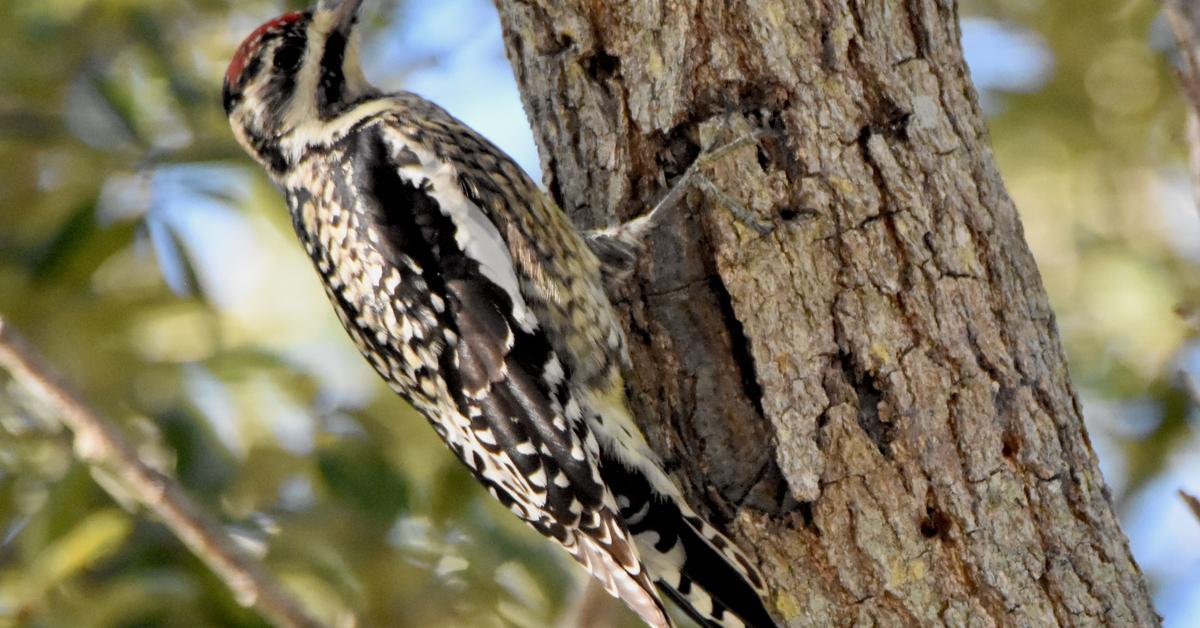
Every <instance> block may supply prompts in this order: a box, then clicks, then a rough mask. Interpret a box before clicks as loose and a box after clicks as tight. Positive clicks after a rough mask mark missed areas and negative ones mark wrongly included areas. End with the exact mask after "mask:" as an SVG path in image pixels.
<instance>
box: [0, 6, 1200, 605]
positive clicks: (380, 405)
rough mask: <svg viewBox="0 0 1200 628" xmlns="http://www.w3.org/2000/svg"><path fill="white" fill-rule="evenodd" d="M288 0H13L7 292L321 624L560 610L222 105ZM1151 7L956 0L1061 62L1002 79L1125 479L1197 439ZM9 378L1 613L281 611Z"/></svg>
mask: <svg viewBox="0 0 1200 628" xmlns="http://www.w3.org/2000/svg"><path fill="white" fill-rule="evenodd" d="M282 8H284V7H282V6H281V5H279V4H278V3H272V2H262V1H254V2H238V3H233V2H230V1H223V0H222V1H218V0H191V1H184V0H170V1H161V0H24V1H22V0H0V18H2V19H0V78H2V83H0V84H3V85H4V89H3V90H2V91H0V164H4V167H3V168H0V313H2V314H3V315H4V316H6V317H8V318H9V320H11V322H13V323H14V324H15V325H16V326H17V327H19V328H20V329H22V330H23V331H24V332H25V333H26V334H27V335H28V336H29V337H30V338H31V340H32V341H33V342H34V343H35V344H36V345H37V346H38V347H39V348H40V349H41V350H42V351H44V352H45V353H46V354H47V355H48V356H49V357H50V359H51V360H52V361H53V362H54V363H55V364H56V365H57V366H58V367H59V368H60V369H62V370H63V371H65V372H66V373H67V374H68V376H69V378H70V379H71V380H72V381H73V382H75V383H76V384H77V386H78V387H79V388H80V389H81V390H82V391H83V392H84V393H85V395H86V396H87V397H88V398H89V399H91V400H92V401H93V402H94V403H95V404H96V405H97V406H98V407H99V408H101V409H102V410H103V411H104V412H105V413H107V414H108V415H109V416H110V417H112V418H115V419H116V420H118V421H119V422H120V423H121V424H122V426H123V427H124V428H125V430H126V432H127V433H129V434H130V435H131V436H132V437H133V438H134V439H135V440H136V442H138V443H139V446H140V447H141V451H142V454H143V456H144V457H145V458H146V459H147V460H148V461H150V462H152V463H154V464H155V465H157V466H159V467H160V468H163V469H166V470H169V471H170V472H172V473H173V474H174V475H176V476H177V477H179V478H180V480H181V481H182V482H183V484H184V485H185V486H186V487H187V488H188V489H189V490H190V491H191V492H192V493H194V494H195V495H196V496H198V497H199V499H201V500H202V502H203V503H204V504H205V505H206V506H207V507H208V508H209V509H210V510H211V511H212V512H213V513H215V514H217V515H218V516H219V517H220V518H221V519H222V520H223V521H224V522H225V523H226V524H228V526H229V527H230V529H231V530H233V531H234V532H235V534H236V535H237V537H238V538H239V539H240V540H243V541H245V544H246V546H247V547H248V548H250V549H252V550H253V551H256V552H260V553H264V555H265V558H264V560H265V562H266V563H267V565H268V566H269V568H270V569H271V570H272V571H273V572H274V573H277V574H279V575H280V577H281V579H282V580H283V581H284V582H285V583H286V584H287V585H288V586H290V587H293V588H294V589H295V590H296V591H298V592H299V594H300V596H301V597H302V598H303V599H304V600H306V601H307V602H308V603H310V604H312V605H313V607H314V609H315V610H316V611H317V612H318V613H319V614H320V615H321V616H322V617H323V618H324V619H325V620H327V621H329V622H330V623H332V624H334V625H339V626H353V625H364V626H376V625H379V626H382V625H402V626H476V625H478V626H487V625H516V626H544V625H547V624H549V623H550V622H551V621H552V620H553V619H554V618H555V617H557V616H559V614H560V613H561V612H562V611H563V609H564V607H565V606H566V605H567V604H568V603H569V601H570V596H571V595H572V592H573V591H574V590H575V589H576V587H577V583H578V582H579V581H580V576H579V575H578V570H576V569H575V568H574V567H572V566H570V565H567V564H566V559H565V558H564V557H563V556H562V555H561V553H560V552H556V551H554V550H553V549H552V548H550V547H549V545H548V544H546V543H544V542H542V541H541V540H540V539H538V538H536V536H535V535H534V534H532V533H531V532H529V531H527V530H525V529H524V528H523V527H521V526H520V525H519V524H518V523H517V522H516V520H515V518H513V517H511V516H510V515H508V514H507V512H506V511H503V509H501V508H500V507H499V506H498V505H497V504H495V503H493V500H491V499H488V498H487V497H486V496H485V495H483V493H482V491H480V490H479V489H478V488H477V487H476V485H475V484H474V483H473V482H472V481H471V479H470V478H469V476H468V475H467V474H466V473H465V472H464V471H463V470H462V469H461V468H460V465H459V464H458V463H457V462H455V461H454V460H453V459H452V457H451V456H450V455H449V454H448V453H447V452H446V451H445V450H444V448H443V447H442V445H441V443H440V442H439V441H438V440H437V438H436V437H435V435H434V433H433V432H432V430H430V429H428V427H427V426H426V425H425V424H424V421H423V419H421V418H420V417H418V416H416V415H415V414H414V413H413V412H412V411H411V410H409V409H408V408H406V407H405V406H404V405H403V404H402V403H401V402H400V401H399V400H398V399H396V398H395V397H394V396H393V395H391V394H390V393H388V392H387V391H386V389H384V388H383V387H382V386H381V385H379V384H378V383H377V382H376V378H375V376H374V374H373V373H372V372H370V371H369V369H368V368H367V367H366V366H365V365H364V364H363V363H362V362H361V360H360V359H359V358H358V357H357V355H356V353H355V351H354V349H353V347H352V346H351V345H350V344H349V342H348V341H347V340H346V339H345V338H344V334H343V333H342V332H341V330H340V328H339V327H338V325H337V323H336V320H335V319H334V318H333V316H332V314H331V311H330V309H329V307H328V305H327V304H326V303H325V298H324V295H323V293H322V292H321V290H320V288H319V286H318V283H317V281H316V278H315V275H313V273H312V272H311V271H310V270H309V268H308V262H307V261H306V260H305V259H304V258H303V255H302V254H301V252H300V250H299V247H297V246H296V245H295V243H294V241H293V237H292V234H291V227H290V225H289V223H288V221H287V217H286V213H285V212H284V211H283V204H282V201H281V199H280V198H279V195H278V193H277V192H276V191H275V190H274V189H273V188H272V187H271V186H270V184H269V183H268V182H267V181H266V180H265V179H264V178H263V176H262V174H261V173H260V172H259V170H258V168H256V167H254V166H253V165H252V164H250V163H249V162H248V160H247V159H246V158H245V157H244V156H243V155H242V153H241V151H240V149H238V147H237V146H236V145H235V144H234V142H233V139H232V136H231V135H230V133H229V131H228V129H227V126H226V123H225V119H224V115H223V112H222V111H221V108H220V97H219V90H220V79H221V77H222V75H223V72H224V64H225V62H226V60H227V59H228V58H229V56H230V54H231V52H232V50H233V48H234V47H235V46H236V45H237V43H238V40H239V38H240V37H241V36H242V35H244V34H245V33H247V32H249V31H250V30H251V29H252V28H253V27H254V26H255V25H256V24H257V23H258V22H259V21H261V20H262V19H265V18H267V17H269V16H270V15H272V14H274V13H277V12H279V11H280V10H282ZM483 8H484V9H486V8H487V7H486V5H483ZM375 10H376V11H377V12H378V14H377V15H376V19H375V20H374V23H375V24H376V25H377V26H381V25H383V24H385V23H387V22H388V21H389V18H388V17H386V16H390V15H392V13H393V12H394V11H396V10H398V8H397V6H396V4H395V3H385V4H384V6H382V7H376V9H375ZM1156 10H1157V8H1156V6H1155V5H1154V4H1153V3H1150V2H1096V1H1095V0H1091V1H1088V0H1053V1H1050V0H1010V1H1001V0H991V1H988V0H974V1H969V2H967V3H966V5H965V7H964V9H963V13H964V15H968V16H971V15H976V16H979V15H983V16H990V17H991V18H994V19H996V20H1001V21H1003V23H1006V24H1009V25H1012V26H1014V27H1015V26H1024V27H1026V28H1029V29H1031V31H1032V32H1033V33H1036V34H1038V35H1040V37H1041V39H1042V44H1043V45H1044V47H1045V48H1046V51H1047V53H1048V55H1049V57H1050V59H1051V61H1050V63H1051V64H1052V65H1051V67H1050V69H1049V70H1048V71H1047V73H1046V80H1045V82H1044V83H1041V82H1038V83H1037V84H1036V85H1035V87H1033V88H1031V89H1030V90H1029V91H1027V92H1020V91H1012V90H1010V91H1007V92H995V93H987V94H986V100H987V102H988V103H989V105H988V106H989V110H990V111H991V112H992V113H993V115H992V119H991V128H992V137H993V141H994V144H995V151H996V154H997V157H998V159H999V161H1000V164H1001V166H1002V170H1003V171H1004V174H1005V179H1006V181H1007V183H1008V186H1009V189H1010V191H1011V192H1012V193H1013V195H1014V197H1015V200H1016V202H1017V205H1018V207H1019V208H1020V210H1021V213H1022V216H1023V218H1024V221H1025V228H1026V234H1027V237H1028V238H1029V240H1030V243H1031V245H1032V246H1033V248H1034V250H1035V253H1036V255H1037V257H1038V260H1039V263H1040V264H1041V268H1042V271H1043V275H1044V278H1045V281H1046V284H1047V287H1048V289H1049V291H1050V294H1051V297H1052V299H1053V302H1054V305H1055V309H1056V312H1057V313H1058V322H1059V325H1060V328H1061V329H1062V331H1063V335H1064V340H1065V343H1066V345H1067V348H1068V351H1069V354H1070V356H1071V366H1072V370H1073V375H1074V379H1075V382H1076V384H1077V386H1079V388H1080V389H1081V391H1082V396H1083V398H1084V400H1085V408H1087V409H1088V410H1089V411H1088V414H1089V421H1090V422H1091V424H1092V430H1093V435H1094V436H1096V435H1099V436H1100V437H1101V438H1104V439H1105V440H1104V442H1108V443H1112V447H1111V451H1105V449H1104V447H1101V453H1102V455H1103V456H1104V460H1105V463H1106V470H1108V471H1109V480H1110V481H1111V482H1113V484H1114V486H1115V488H1116V497H1117V499H1118V500H1121V499H1123V498H1124V497H1125V496H1128V495H1131V494H1133V492H1135V491H1136V490H1137V487H1139V486H1141V485H1143V484H1145V483H1146V482H1147V481H1149V480H1150V479H1152V478H1154V477H1156V474H1158V473H1160V472H1161V470H1162V468H1163V464H1164V461H1165V460H1166V459H1167V457H1168V456H1167V455H1168V454H1169V453H1171V452H1173V451H1176V450H1178V449H1179V448H1181V447H1185V446H1187V444H1188V443H1190V442H1192V441H1193V439H1194V435H1193V432H1192V427H1191V424H1189V422H1188V416H1189V415H1188V413H1189V412H1192V411H1193V410H1192V405H1191V403H1190V402H1189V400H1188V398H1187V395H1186V392H1185V390H1184V388H1183V387H1181V386H1180V384H1179V380H1178V379H1177V373H1178V371H1179V370H1180V368H1181V357H1180V356H1181V355H1183V352H1185V351H1186V350H1187V349H1188V347H1189V346H1190V345H1189V344H1188V343H1189V338H1190V335H1191V334H1192V333H1194V330H1192V329H1189V328H1188V327H1187V325H1186V324H1185V322H1184V320H1183V319H1182V318H1181V317H1180V316H1178V315H1177V314H1176V312H1175V309H1176V308H1177V307H1178V306H1180V305H1181V304H1182V305H1184V306H1187V304H1189V303H1195V301H1196V295H1197V294H1198V291H1197V288H1198V286H1197V283H1198V281H1200V274H1197V272H1196V270H1197V269H1196V265H1197V263H1198V261H1200V249H1198V248H1197V244H1196V243H1194V242H1193V243H1187V242H1183V243H1181V242H1180V241H1179V239H1180V236H1179V233H1180V227H1179V226H1178V225H1179V224H1181V223H1179V222H1178V221H1186V220H1188V219H1191V220H1193V221H1194V219H1195V215H1194V214H1192V215H1183V216H1180V215H1178V214H1179V212H1178V211H1175V213H1171V211H1173V210H1169V209H1167V210H1164V208H1171V207H1174V208H1176V209H1178V208H1179V207H1183V208H1185V210H1186V211H1193V210H1192V207H1191V200H1190V198H1187V197H1186V195H1187V193H1188V192H1187V187H1186V179H1187V176H1186V165H1185V163H1184V150H1183V145H1182V140H1181V135H1182V125H1183V109H1182V104H1181V101H1180V99H1179V97H1178V96H1177V94H1176V87H1175V85H1174V83H1173V78H1172V76H1171V73H1170V71H1169V66H1168V63H1167V61H1166V60H1165V59H1164V55H1163V54H1162V53H1161V51H1160V50H1158V49H1155V48H1154V46H1155V45H1159V47H1160V48H1166V46H1165V44H1164V42H1165V41H1166V39H1165V37H1161V36H1160V35H1161V33H1160V35H1156V34H1155V33H1157V32H1159V31H1162V33H1165V31H1163V30H1162V29H1161V28H1156V27H1155V25H1154V24H1155V19H1156V18H1155V13H1156ZM1156 37H1158V41H1157V44H1156ZM521 122H522V121H520V120H514V121H513V124H520V123H521ZM1181 190H1182V191H1181ZM1173 221H1175V222H1173ZM1183 232H1184V233H1191V234H1192V235H1193V236H1194V235H1195V234H1196V233H1197V232H1196V230H1195V229H1194V228H1193V229H1192V230H1191V231H1190V232H1188V231H1186V230H1184V231H1183ZM1189 247H1190V248H1189ZM1193 350H1194V349H1193ZM0 386H3V388H0V625H6V624H14V625H17V624H19V625H34V626H199V625H213V626H216V625H220V626H255V625H261V621H260V620H259V619H258V618H257V617H255V616H254V614H253V613H251V612H249V611H246V610H244V609H241V608H239V607H238V606H236V604H234V603H233V601H232V600H231V599H230V597H229V595H228V594H227V592H226V591H225V589H224V587H223V585H222V584H221V583H220V582H218V581H216V580H215V579H214V578H213V577H212V576H211V575H210V574H209V573H208V572H207V571H206V570H205V569H204V568H203V566H202V565H201V564H200V563H199V562H198V561H197V560H196V559H194V558H193V557H191V556H190V555H189V554H188V552H187V551H186V550H185V549H184V548H183V547H182V545H181V544H180V543H179V542H177V541H176V540H175V539H173V538H172V537H171V536H170V535H169V534H168V533H167V532H166V531H165V530H164V529H163V528H162V527H161V526H159V525H157V524H155V523H154V522H153V521H151V520H148V519H147V518H145V517H144V516H143V515H142V513H140V512H138V511H137V510H136V509H129V508H128V506H129V504H128V503H126V502H124V501H122V500H118V501H114V500H113V499H112V498H110V497H109V496H108V495H107V493H106V492H105V491H104V490H102V489H101V488H100V487H101V486H111V485H112V481H111V480H110V479H107V478H105V477H103V476H97V475H95V474H93V473H91V472H90V471H89V470H88V469H87V468H86V467H84V466H82V465H80V464H79V463H77V462H75V461H74V457H73V456H72V452H71V449H70V448H71V445H70V442H69V439H68V438H67V437H66V436H65V435H64V434H63V433H62V431H61V429H60V428H58V427H57V426H56V424H55V422H54V421H53V418H52V417H47V416H45V415H44V413H42V412H41V411H40V410H39V409H38V406H37V404H36V403H35V402H33V401H31V400H30V399H28V398H27V397H26V395H25V394H24V393H23V392H22V391H21V390H20V389H18V388H17V387H15V386H13V385H12V384H11V383H9V382H8V381H7V379H3V378H2V377H0ZM1093 407H1096V408H1099V410H1097V411H1096V412H1092V410H1091V408H1093ZM1130 408H1134V409H1135V410H1136V409H1142V410H1144V411H1138V412H1133V411H1131V410H1130ZM1094 417H1099V418H1094ZM1146 417H1149V418H1146ZM1113 469H1116V471H1113ZM1114 474H1116V476H1117V477H1114ZM117 490H118V492H119V488H118V489H117ZM268 547H269V552H267V551H266V550H267V548H268Z"/></svg>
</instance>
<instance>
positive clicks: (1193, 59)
mask: <svg viewBox="0 0 1200 628" xmlns="http://www.w3.org/2000/svg"><path fill="white" fill-rule="evenodd" d="M1162 5H1163V12H1164V13H1165V14H1166V16H1167V21H1168V22H1169V23H1170V24H1171V30H1172V31H1174V33H1175V42H1176V44H1177V45H1178V46H1179V57H1180V67H1179V83H1180V86H1181V87H1182V88H1183V94H1184V96H1186V97H1187V100H1188V104H1189V105H1190V106H1189V108H1188V123H1187V142H1188V153H1189V155H1190V156H1191V162H1192V188H1193V192H1194V193H1195V195H1196V198H1197V200H1198V201H1200V119H1198V116H1200V4H1197V3H1196V2H1194V0H1162Z"/></svg>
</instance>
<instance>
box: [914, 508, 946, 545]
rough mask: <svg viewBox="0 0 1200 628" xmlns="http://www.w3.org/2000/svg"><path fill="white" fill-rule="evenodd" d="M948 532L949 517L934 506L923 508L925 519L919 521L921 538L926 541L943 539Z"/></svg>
mask: <svg viewBox="0 0 1200 628" xmlns="http://www.w3.org/2000/svg"><path fill="white" fill-rule="evenodd" d="M949 530H950V517H947V516H946V513H943V512H942V511H941V510H938V508H937V507H936V506H925V517H924V518H923V519H921V536H923V537H925V538H927V539H932V538H944V537H945V536H946V532H948V531H949Z"/></svg>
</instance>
